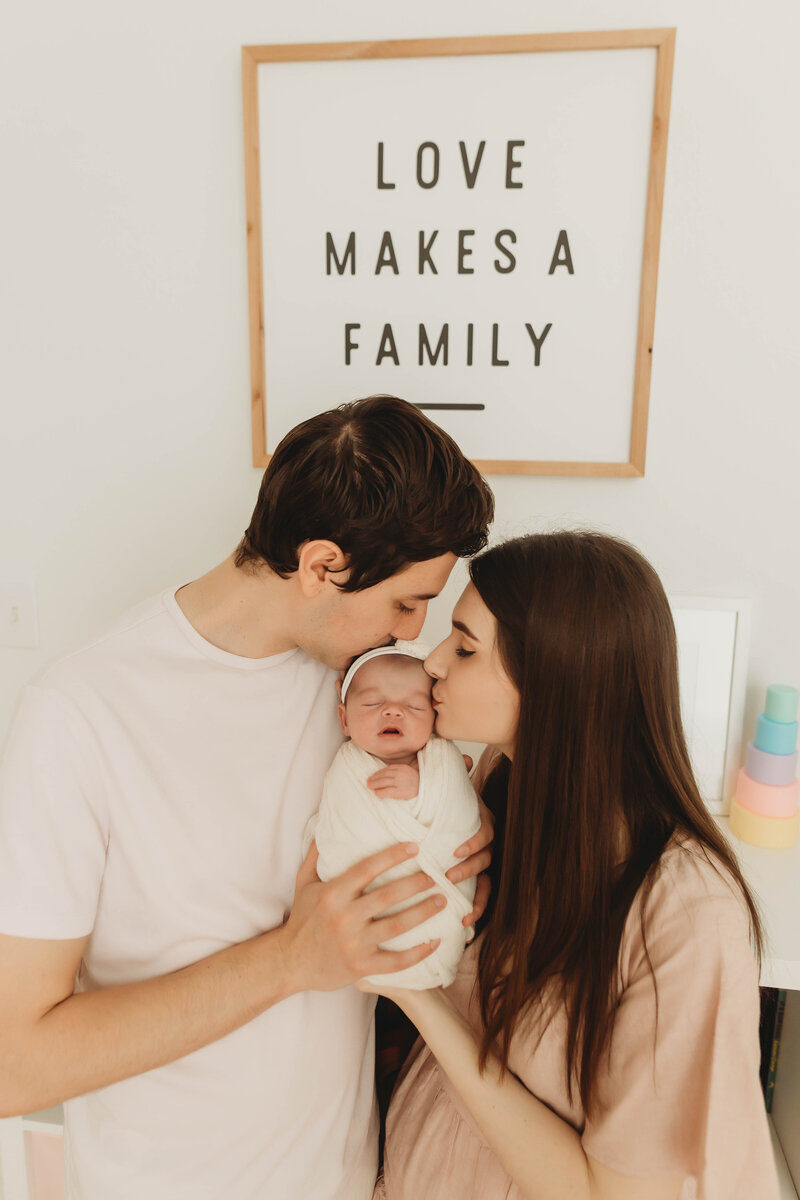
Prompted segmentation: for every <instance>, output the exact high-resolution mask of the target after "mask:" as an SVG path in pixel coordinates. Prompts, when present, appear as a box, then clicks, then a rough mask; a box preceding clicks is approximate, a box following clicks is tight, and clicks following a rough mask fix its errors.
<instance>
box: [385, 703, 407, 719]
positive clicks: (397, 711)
mask: <svg viewBox="0 0 800 1200" xmlns="http://www.w3.org/2000/svg"><path fill="white" fill-rule="evenodd" d="M383 711H384V713H385V714H389V713H391V715H392V716H393V717H394V716H402V715H403V712H404V711H405V709H404V707H403V705H402V704H399V703H397V702H395V701H394V700H387V701H386V703H385V704H384V706H383Z"/></svg>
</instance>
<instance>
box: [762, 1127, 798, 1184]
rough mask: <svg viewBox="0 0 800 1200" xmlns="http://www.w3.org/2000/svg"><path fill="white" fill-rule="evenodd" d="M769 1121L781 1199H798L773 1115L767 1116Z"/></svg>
mask: <svg viewBox="0 0 800 1200" xmlns="http://www.w3.org/2000/svg"><path fill="white" fill-rule="evenodd" d="M767 1121H768V1122H769V1133H770V1137H771V1138H772V1149H773V1152H774V1154H775V1166H776V1167H777V1168H778V1186H779V1192H780V1198H781V1200H797V1192H796V1190H795V1186H794V1184H793V1183H792V1177H791V1175H790V1174H789V1168H788V1166H787V1165H786V1158H785V1157H784V1153H783V1150H782V1149H781V1144H780V1142H779V1141H778V1135H777V1133H776V1132H775V1126H774V1125H773V1123H772V1117H767Z"/></svg>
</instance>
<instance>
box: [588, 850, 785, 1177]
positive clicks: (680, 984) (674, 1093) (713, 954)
mask: <svg viewBox="0 0 800 1200" xmlns="http://www.w3.org/2000/svg"><path fill="white" fill-rule="evenodd" d="M647 913H648V920H647V924H646V939H647V949H648V951H649V954H650V958H651V961H652V964H653V968H654V971H655V980H656V985H657V989H658V1016H657V1024H656V1008H655V996H654V990H653V978H652V975H651V972H650V969H649V966H648V963H647V959H646V957H645V951H644V946H643V944H642V939H641V935H640V931H639V917H638V908H637V909H636V911H635V913H632V914H631V918H630V921H629V927H628V931H627V932H626V938H625V940H624V941H623V955H622V958H621V963H620V966H621V971H622V976H623V985H624V991H623V994H622V998H621V1002H620V1005H619V1008H618V1010H617V1016H616V1021H615V1025H614V1029H613V1034H612V1039H611V1046H610V1055H609V1057H608V1058H607V1059H605V1060H603V1066H602V1069H601V1073H600V1089H599V1098H600V1108H599V1109H598V1111H597V1112H596V1113H595V1114H594V1115H593V1116H592V1118H591V1119H590V1120H587V1122H586V1126H585V1130H584V1133H583V1146H584V1149H585V1150H586V1152H587V1154H590V1155H592V1156H593V1157H595V1158H597V1159H598V1160H599V1161H600V1162H602V1163H604V1164H605V1165H606V1166H608V1167H611V1168H612V1169H614V1170H617V1171H620V1172H621V1173H623V1174H627V1175H634V1176H636V1175H639V1176H648V1175H649V1176H658V1175H670V1174H679V1173H685V1175H686V1176H687V1177H688V1180H687V1182H686V1183H685V1185H684V1186H685V1190H684V1191H683V1192H682V1193H681V1195H682V1196H684V1195H685V1196H694V1195H697V1196H699V1197H702V1200H735V1198H738V1197H743V1198H744V1197H748V1196H749V1197H753V1196H756V1195H758V1196H759V1197H762V1198H763V1200H768V1198H771V1197H773V1196H775V1197H777V1184H776V1182H775V1181H774V1178H773V1177H774V1164H773V1160H772V1152H771V1148H770V1144H769V1133H768V1127H767V1122H766V1117H765V1112H764V1102H763V1098H762V1094H761V1089H760V1083H759V1076H758V1072H759V1044H758V1020H759V991H758V973H757V967H756V962H755V959H754V956H753V953H752V951H751V948H750V940H749V920H748V913H747V910H746V908H745V906H744V904H743V902H742V900H741V899H740V898H739V896H738V895H736V894H734V893H733V892H732V891H731V890H730V888H729V886H728V885H727V883H726V882H725V881H724V880H722V879H720V878H719V877H718V876H717V875H716V874H715V873H714V872H713V870H712V868H711V867H710V866H709V865H708V864H706V863H701V862H699V860H698V859H697V858H696V856H688V855H685V854H684V855H679V856H676V857H675V858H673V859H672V861H671V862H670V864H668V865H666V866H665V868H664V870H663V871H662V874H661V876H660V878H659V879H658V881H657V883H656V885H655V887H654V890H653V892H652V893H651V897H650V901H649V903H648V906H647ZM654 1043H655V1044H654ZM692 1180H693V1181H694V1186H692ZM695 1188H696V1189H697V1190H696V1191H695ZM773 1189H774V1190H773Z"/></svg>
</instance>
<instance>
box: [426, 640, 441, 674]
mask: <svg viewBox="0 0 800 1200" xmlns="http://www.w3.org/2000/svg"><path fill="white" fill-rule="evenodd" d="M441 647H442V643H441V642H440V643H439V645H438V646H437V647H436V648H435V649H434V650H431V652H430V654H429V655H428V657H427V658H426V659H425V662H424V663H423V664H422V665H423V667H424V668H425V670H426V671H427V672H428V674H429V675H432V676H433V678H434V679H444V677H445V675H446V674H447V672H446V671H445V669H444V667H443V666H442V663H441V660H440V655H439V651H440V650H441Z"/></svg>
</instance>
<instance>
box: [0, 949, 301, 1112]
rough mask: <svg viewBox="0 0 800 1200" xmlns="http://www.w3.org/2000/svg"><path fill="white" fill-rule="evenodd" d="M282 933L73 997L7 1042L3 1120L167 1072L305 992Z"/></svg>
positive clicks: (57, 1005) (3, 1064)
mask: <svg viewBox="0 0 800 1200" xmlns="http://www.w3.org/2000/svg"><path fill="white" fill-rule="evenodd" d="M281 939H282V930H281V929H274V930H272V931H270V932H269V933H266V934H262V935H260V936H259V937H255V938H251V939H250V940H249V941H247V942H242V943H241V944H240V945H237V946H231V947H229V948H228V949H226V950H220V951H218V952H217V953H216V954H212V955H210V956H209V957H208V958H204V959H202V960H201V961H200V962H196V963H192V964H191V965H190V966H188V967H184V968H183V969H181V970H180V971H174V972H172V973H171V974H169V975H163V976H161V977H160V978H158V979H148V980H144V981H142V982H140V983H129V984H124V985H122V986H119V987H110V988H104V989H101V990H98V991H92V992H84V993H81V994H79V995H74V996H69V997H67V998H66V999H65V1000H62V1001H61V1002H60V1003H59V1004H56V1005H55V1006H54V1007H53V1008H51V1009H50V1010H49V1011H48V1012H46V1013H44V1014H43V1015H42V1016H40V1017H39V1019H38V1020H37V1021H36V1022H35V1023H34V1024H33V1025H31V1026H30V1027H29V1028H28V1029H27V1030H25V1031H24V1032H22V1034H21V1036H15V1038H14V1040H13V1043H12V1044H10V1045H4V1046H3V1055H2V1057H3V1063H2V1067H3V1070H2V1075H3V1083H2V1100H1V1101H0V1108H1V1110H2V1111H0V1116H15V1115H19V1114H21V1113H28V1112H34V1111H36V1110H38V1109H40V1108H48V1107H50V1106H51V1105H53V1104H58V1103H60V1102H61V1101H62V1100H66V1099H69V1098H71V1097H73V1096H80V1095H83V1094H84V1093H85V1092H91V1091H94V1090H95V1089H97V1088H101V1087H106V1086H107V1085H108V1084H111V1083H116V1082H118V1081H119V1080H121V1079H128V1078H130V1077H131V1076H132V1075H140V1074H142V1072H144V1071H150V1070H153V1069H154V1068H155V1067H161V1066H164V1064H165V1063H170V1062H173V1061H174V1060H175V1059H177V1058H182V1057H183V1056H184V1055H186V1054H191V1053H192V1051H194V1050H199V1049H200V1048H201V1047H202V1046H207V1045H208V1044H209V1043H210V1042H215V1041H217V1039H218V1038H221V1037H224V1036H225V1035H226V1034H228V1033H231V1032H232V1031H233V1030H234V1029H238V1028H239V1027H240V1026H241V1025H245V1024H246V1023H247V1022H248V1021H251V1020H252V1019H253V1018H254V1017H256V1016H258V1015H259V1013H262V1012H264V1011H265V1010H266V1009H268V1008H271V1007H272V1006H273V1005H274V1004H277V1003H278V1002H279V1001H280V1000H283V999H285V998H286V997H287V996H289V995H291V994H292V993H293V992H295V991H297V990H299V988H298V987H297V986H296V984H295V981H294V980H293V979H292V978H291V976H290V972H289V969H288V967H287V965H286V963H285V960H284V957H283V953H282V948H281V946H282V941H281Z"/></svg>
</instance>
